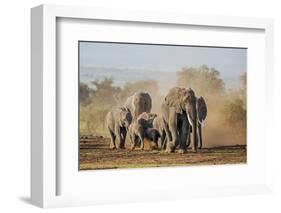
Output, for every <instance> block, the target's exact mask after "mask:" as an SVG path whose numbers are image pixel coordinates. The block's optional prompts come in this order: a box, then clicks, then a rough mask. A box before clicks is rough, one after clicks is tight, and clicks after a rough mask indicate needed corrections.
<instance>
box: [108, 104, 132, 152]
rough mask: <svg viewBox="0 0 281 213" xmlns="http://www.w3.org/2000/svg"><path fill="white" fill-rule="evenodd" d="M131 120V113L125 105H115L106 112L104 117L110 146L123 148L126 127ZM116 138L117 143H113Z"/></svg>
mask: <svg viewBox="0 0 281 213" xmlns="http://www.w3.org/2000/svg"><path fill="white" fill-rule="evenodd" d="M131 122H132V114H131V112H130V110H129V109H128V108H126V107H117V108H115V109H113V110H112V111H110V112H108V113H107V115H106V118H105V123H106V124H105V125H106V127H107V128H108V131H109V133H110V137H111V142H110V148H111V149H115V148H118V149H119V148H120V149H124V148H125V140H126V135H127V129H128V128H129V126H130V124H131ZM116 138H117V141H118V143H117V144H116V143H115V139H116Z"/></svg>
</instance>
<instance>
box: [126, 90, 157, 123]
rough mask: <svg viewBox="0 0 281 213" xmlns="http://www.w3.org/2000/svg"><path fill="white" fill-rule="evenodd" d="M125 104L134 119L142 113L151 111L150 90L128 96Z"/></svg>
mask: <svg viewBox="0 0 281 213" xmlns="http://www.w3.org/2000/svg"><path fill="white" fill-rule="evenodd" d="M124 106H125V107H127V108H128V109H130V111H131V113H132V116H133V120H136V119H137V117H138V116H139V115H140V114H141V113H143V112H147V113H150V112H151V108H152V99H151V96H150V95H149V93H148V92H137V93H135V94H134V95H132V96H130V97H128V98H127V100H126V102H125V105H124Z"/></svg>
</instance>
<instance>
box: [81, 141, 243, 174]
mask: <svg viewBox="0 0 281 213" xmlns="http://www.w3.org/2000/svg"><path fill="white" fill-rule="evenodd" d="M109 142H110V139H109V138H104V137H102V136H83V137H81V138H80V169H81V170H88V169H114V168H143V167H163V166H166V167H167V166H184V165H215V164H237V163H246V146H243V145H236V146H223V147H214V148H204V149H201V150H199V151H198V152H197V153H192V152H191V150H188V151H187V153H185V154H179V153H170V154H168V153H165V152H163V151H160V150H151V149H150V147H149V144H148V143H145V150H134V151H131V150H130V149H129V147H127V149H125V150H111V149H109ZM126 144H128V143H127V142H126Z"/></svg>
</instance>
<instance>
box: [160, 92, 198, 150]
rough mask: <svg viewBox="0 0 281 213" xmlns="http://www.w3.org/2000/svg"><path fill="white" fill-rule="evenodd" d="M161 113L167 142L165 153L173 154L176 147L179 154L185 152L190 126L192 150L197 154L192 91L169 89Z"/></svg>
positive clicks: (194, 101) (194, 103)
mask: <svg viewBox="0 0 281 213" xmlns="http://www.w3.org/2000/svg"><path fill="white" fill-rule="evenodd" d="M161 111H162V116H163V120H164V129H165V132H166V137H167V141H168V142H167V145H166V152H168V153H170V152H173V151H174V150H175V149H176V148H177V147H179V153H185V152H186V142H187V138H188V137H190V134H191V131H190V128H191V126H192V129H193V131H192V138H191V139H192V150H193V151H194V152H197V144H196V143H197V139H196V138H197V108H196V96H195V93H194V91H193V90H192V89H191V88H189V89H187V88H182V87H173V88H171V89H170V90H169V92H168V94H167V95H166V97H165V99H164V101H163V102H162V104H161Z"/></svg>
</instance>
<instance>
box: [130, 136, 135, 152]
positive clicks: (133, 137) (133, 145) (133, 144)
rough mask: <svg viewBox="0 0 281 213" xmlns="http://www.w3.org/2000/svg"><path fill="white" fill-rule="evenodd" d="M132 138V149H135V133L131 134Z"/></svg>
mask: <svg viewBox="0 0 281 213" xmlns="http://www.w3.org/2000/svg"><path fill="white" fill-rule="evenodd" d="M130 139H131V143H132V146H131V149H132V150H134V149H135V147H136V135H135V134H132V135H130Z"/></svg>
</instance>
